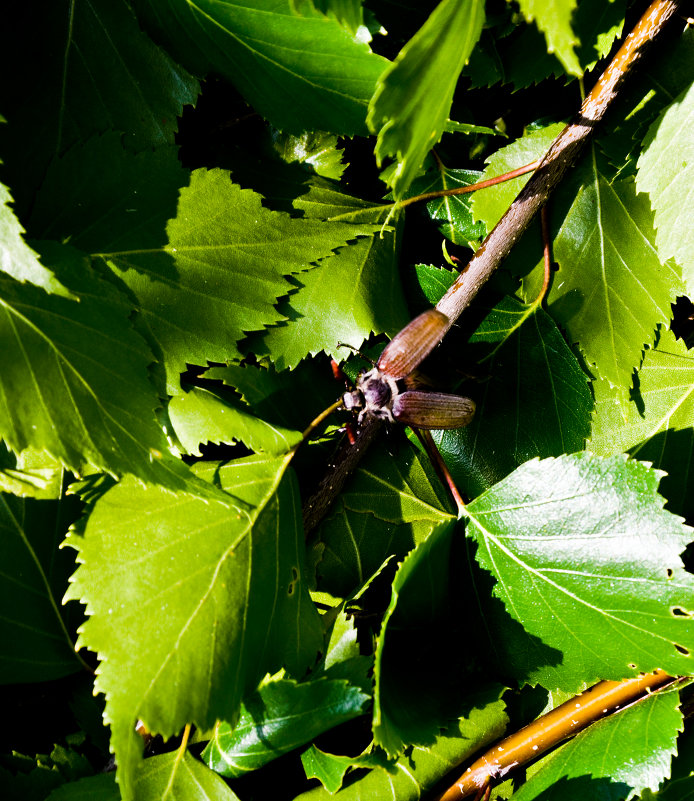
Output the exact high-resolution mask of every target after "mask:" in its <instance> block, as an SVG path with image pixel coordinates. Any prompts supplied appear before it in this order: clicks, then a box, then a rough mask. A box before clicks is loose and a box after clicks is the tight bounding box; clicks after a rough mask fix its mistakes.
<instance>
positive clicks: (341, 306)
mask: <svg viewBox="0 0 694 801" xmlns="http://www.w3.org/2000/svg"><path fill="white" fill-rule="evenodd" d="M334 194H337V193H334ZM346 200H347V199H346V198H345V197H342V198H340V197H339V196H338V197H334V195H330V196H326V193H324V192H323V193H313V194H310V195H309V197H308V198H301V199H300V201H299V202H297V206H298V207H299V208H303V209H305V210H306V212H307V216H308V217H315V215H318V214H325V213H326V212H327V213H329V214H330V213H333V212H334V211H335V209H334V206H333V205H332V204H333V203H337V202H342V203H344V202H345V201H346ZM345 212H346V214H347V215H348V216H350V215H352V214H353V215H355V216H359V217H360V218H361V219H364V210H363V209H360V208H353V207H352V206H347V207H343V213H345ZM367 212H368V216H367V217H366V219H367V220H369V221H373V222H378V221H381V222H383V221H384V220H385V213H384V212H383V210H382V208H380V207H375V208H371V209H369V208H368V207H367ZM312 222H313V221H312V220H308V221H306V224H307V225H308V224H310V223H312ZM313 224H315V225H326V224H328V223H318V222H317V221H316V222H315V223H313ZM331 225H332V226H333V227H334V229H335V230H338V231H339V227H340V225H341V223H338V222H333V223H331ZM345 228H347V230H348V231H349V230H350V229H352V225H349V226H348V225H345ZM355 230H356V231H359V230H361V231H363V232H364V233H366V232H368V231H371V232H372V234H373V235H372V236H370V237H368V238H366V237H365V238H361V239H358V240H357V241H356V242H353V243H351V244H350V245H349V246H348V247H346V248H341V249H340V250H338V252H337V253H335V254H334V255H333V256H330V257H329V258H326V259H323V260H322V261H321V262H320V263H319V264H318V266H317V267H314V268H313V269H311V270H308V271H307V272H304V273H302V274H301V275H299V276H296V277H295V278H294V279H292V280H293V284H294V287H295V288H294V289H293V291H291V292H290V294H289V297H288V298H287V300H286V301H283V302H281V303H280V304H279V306H278V310H279V314H278V315H277V318H287V319H286V321H284V320H283V321H282V322H279V324H277V325H275V326H273V327H271V328H269V329H268V331H267V332H266V333H265V334H263V336H262V339H259V340H258V341H254V342H253V350H254V351H255V352H256V353H259V354H262V355H267V356H269V357H270V358H271V359H272V360H273V362H274V364H275V366H276V367H277V368H278V369H280V370H282V369H285V368H287V367H289V368H294V367H295V366H296V365H297V364H298V363H299V361H300V360H301V359H303V358H304V357H305V356H307V355H309V354H316V353H318V352H320V351H325V352H326V353H328V354H329V355H331V356H333V357H334V358H335V359H339V360H341V359H343V358H344V357H345V355H346V352H345V350H344V348H340V343H341V342H343V343H346V344H348V345H351V346H352V347H355V348H358V347H359V346H360V345H361V344H362V343H363V341H364V340H365V339H366V338H367V337H368V336H370V335H371V333H379V334H380V333H383V332H387V333H389V334H391V335H392V334H395V333H397V331H399V330H400V328H402V327H403V326H404V325H405V324H406V323H407V322H408V319H409V315H408V313H407V310H406V307H405V300H404V297H403V291H402V284H401V282H400V279H399V275H398V271H397V265H398V256H399V250H400V231H399V228H396V230H392V229H391V230H386V231H382V233H381V234H380V235H379V233H377V231H378V230H380V226H373V227H372V226H369V225H368V224H366V222H364V224H363V225H362V227H361V228H360V227H359V226H358V224H356V223H355ZM347 236H349V234H347Z"/></svg>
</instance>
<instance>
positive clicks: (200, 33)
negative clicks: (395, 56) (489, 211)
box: [137, 0, 387, 134]
mask: <svg viewBox="0 0 694 801" xmlns="http://www.w3.org/2000/svg"><path fill="white" fill-rule="evenodd" d="M137 8H138V10H139V11H141V12H142V14H143V18H144V19H145V21H146V22H147V23H149V24H150V26H151V27H152V28H153V29H157V30H158V31H159V32H160V33H161V34H163V36H164V37H165V40H166V42H167V44H168V45H169V47H170V48H171V50H172V52H174V53H175V54H176V56H177V57H178V58H180V60H181V62H182V63H183V64H185V65H187V66H188V67H189V68H190V69H191V70H193V71H194V72H197V73H199V74H202V73H207V72H210V71H212V72H216V73H219V74H221V75H224V76H225V77H226V78H227V79H228V80H229V81H231V83H233V84H234V85H236V87H237V88H238V90H239V91H240V92H241V94H242V95H243V96H244V97H245V99H246V100H247V101H248V102H249V103H250V104H251V105H252V106H253V107H254V108H255V109H256V110H257V111H258V112H259V113H260V114H262V115H263V116H265V117H266V118H267V119H269V120H270V121H271V122H272V123H273V124H274V125H276V126H277V127H278V128H280V129H281V130H283V131H289V132H291V133H294V134H301V133H302V132H303V131H305V130H309V131H310V130H319V131H333V132H335V133H340V134H355V133H366V126H365V123H364V120H365V117H366V106H367V103H368V100H369V98H370V97H371V94H372V92H373V89H374V86H375V83H376V80H377V78H378V76H379V75H380V73H381V72H382V71H383V68H384V67H385V66H386V65H387V61H386V60H385V59H384V58H382V57H381V56H377V55H375V54H374V53H372V52H371V51H370V49H369V47H368V45H367V44H365V43H364V42H362V41H359V40H358V38H356V37H355V36H353V35H351V34H350V33H349V32H348V31H347V30H345V28H343V27H342V25H340V23H339V22H338V21H337V20H336V19H335V18H333V17H331V16H325V15H324V14H322V13H321V12H320V11H318V10H316V8H315V7H314V6H313V4H312V3H311V2H309V0H298V2H291V3H290V2H289V0H244V2H233V3H232V2H230V0H221V2H220V1H219V0H217V1H216V2H215V0H198V2H197V3H196V4H195V5H191V4H190V3H187V2H185V0H166V1H165V2H164V3H161V2H154V0H138V2H137ZM345 64H349V69H345Z"/></svg>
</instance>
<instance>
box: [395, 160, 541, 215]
mask: <svg viewBox="0 0 694 801" xmlns="http://www.w3.org/2000/svg"><path fill="white" fill-rule="evenodd" d="M539 166H540V162H539V161H533V162H532V164H525V165H524V166H523V167H517V168H516V169H515V170H510V171H509V172H505V173H503V174H502V175H495V176H494V177H493V178H486V179H485V180H484V181H478V182H477V183H476V184H469V185H468V186H456V187H453V188H452V189H438V190H436V191H435V192H423V193H422V194H421V195H413V196H412V197H408V198H406V199H405V200H400V201H398V202H397V203H396V204H395V205H396V206H397V208H399V209H401V208H403V207H404V206H410V205H411V204H412V203H423V202H424V201H425V200H436V198H439V197H449V196H451V195H467V194H469V193H470V192H476V191H477V190H478V189H488V188H489V187H490V186H496V185H497V184H503V183H504V182H505V181H512V180H513V179H514V178H519V177H520V176H521V175H526V174H527V173H529V172H533V170H536V169H537V168H538V167H539Z"/></svg>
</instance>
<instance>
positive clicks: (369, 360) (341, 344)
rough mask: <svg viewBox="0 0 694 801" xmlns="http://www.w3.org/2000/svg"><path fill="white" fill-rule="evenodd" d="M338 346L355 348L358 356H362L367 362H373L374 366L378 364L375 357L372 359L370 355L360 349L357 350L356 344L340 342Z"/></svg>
mask: <svg viewBox="0 0 694 801" xmlns="http://www.w3.org/2000/svg"><path fill="white" fill-rule="evenodd" d="M337 347H338V348H349V349H350V350H353V351H354V352H355V353H356V354H357V356H361V357H362V359H364V360H365V361H367V362H371V364H373V365H374V367H375V366H376V362H375V361H374V360H373V359H370V358H369V357H368V356H366V355H365V354H364V353H362V352H361V351H360V350H357V348H355V347H354V345H348V344H347V343H346V342H338V343H337Z"/></svg>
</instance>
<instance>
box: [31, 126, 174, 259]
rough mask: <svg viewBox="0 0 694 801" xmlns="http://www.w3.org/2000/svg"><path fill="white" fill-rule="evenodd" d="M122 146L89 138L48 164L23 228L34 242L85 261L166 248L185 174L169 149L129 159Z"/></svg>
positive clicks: (115, 138)
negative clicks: (71, 250) (64, 247)
mask: <svg viewBox="0 0 694 801" xmlns="http://www.w3.org/2000/svg"><path fill="white" fill-rule="evenodd" d="M122 139H123V137H122V135H121V134H119V133H106V134H103V135H101V136H93V137H91V138H90V139H88V140H87V141H86V142H80V143H79V144H76V145H74V146H73V147H71V148H70V149H69V150H68V151H67V152H66V153H65V154H64V155H60V156H56V157H55V158H54V159H53V160H52V161H51V163H50V165H49V167H48V170H47V172H46V176H45V178H44V180H43V183H42V184H41V188H40V190H39V191H38V193H37V196H36V200H35V202H34V205H33V208H32V212H31V216H30V218H29V222H28V224H27V225H28V227H29V229H30V230H31V232H32V235H33V236H34V237H35V238H36V239H57V240H59V241H63V242H68V241H69V243H70V244H71V245H72V246H74V247H76V248H79V249H80V250H83V251H84V252H85V253H90V254H101V253H110V252H113V251H120V250H127V249H128V248H131V247H132V246H133V244H136V245H137V247H138V248H139V249H141V250H143V249H147V250H152V249H156V248H161V247H163V246H165V245H166V244H167V236H166V224H167V221H168V220H169V219H170V218H172V217H175V216H176V206H177V203H178V195H179V192H180V191H181V189H182V188H183V187H185V186H186V185H187V184H188V182H189V180H190V173H189V172H188V170H185V169H184V168H183V167H182V165H181V162H180V161H179V160H178V148H176V147H174V146H173V145H164V146H162V147H159V148H157V149H156V150H151V149H149V150H146V151H144V152H143V153H137V154H134V153H130V152H129V151H128V150H126V149H125V147H124V146H123V142H122ZM97 174H98V176H99V179H98V181H97V180H94V176H95V175H97Z"/></svg>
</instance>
